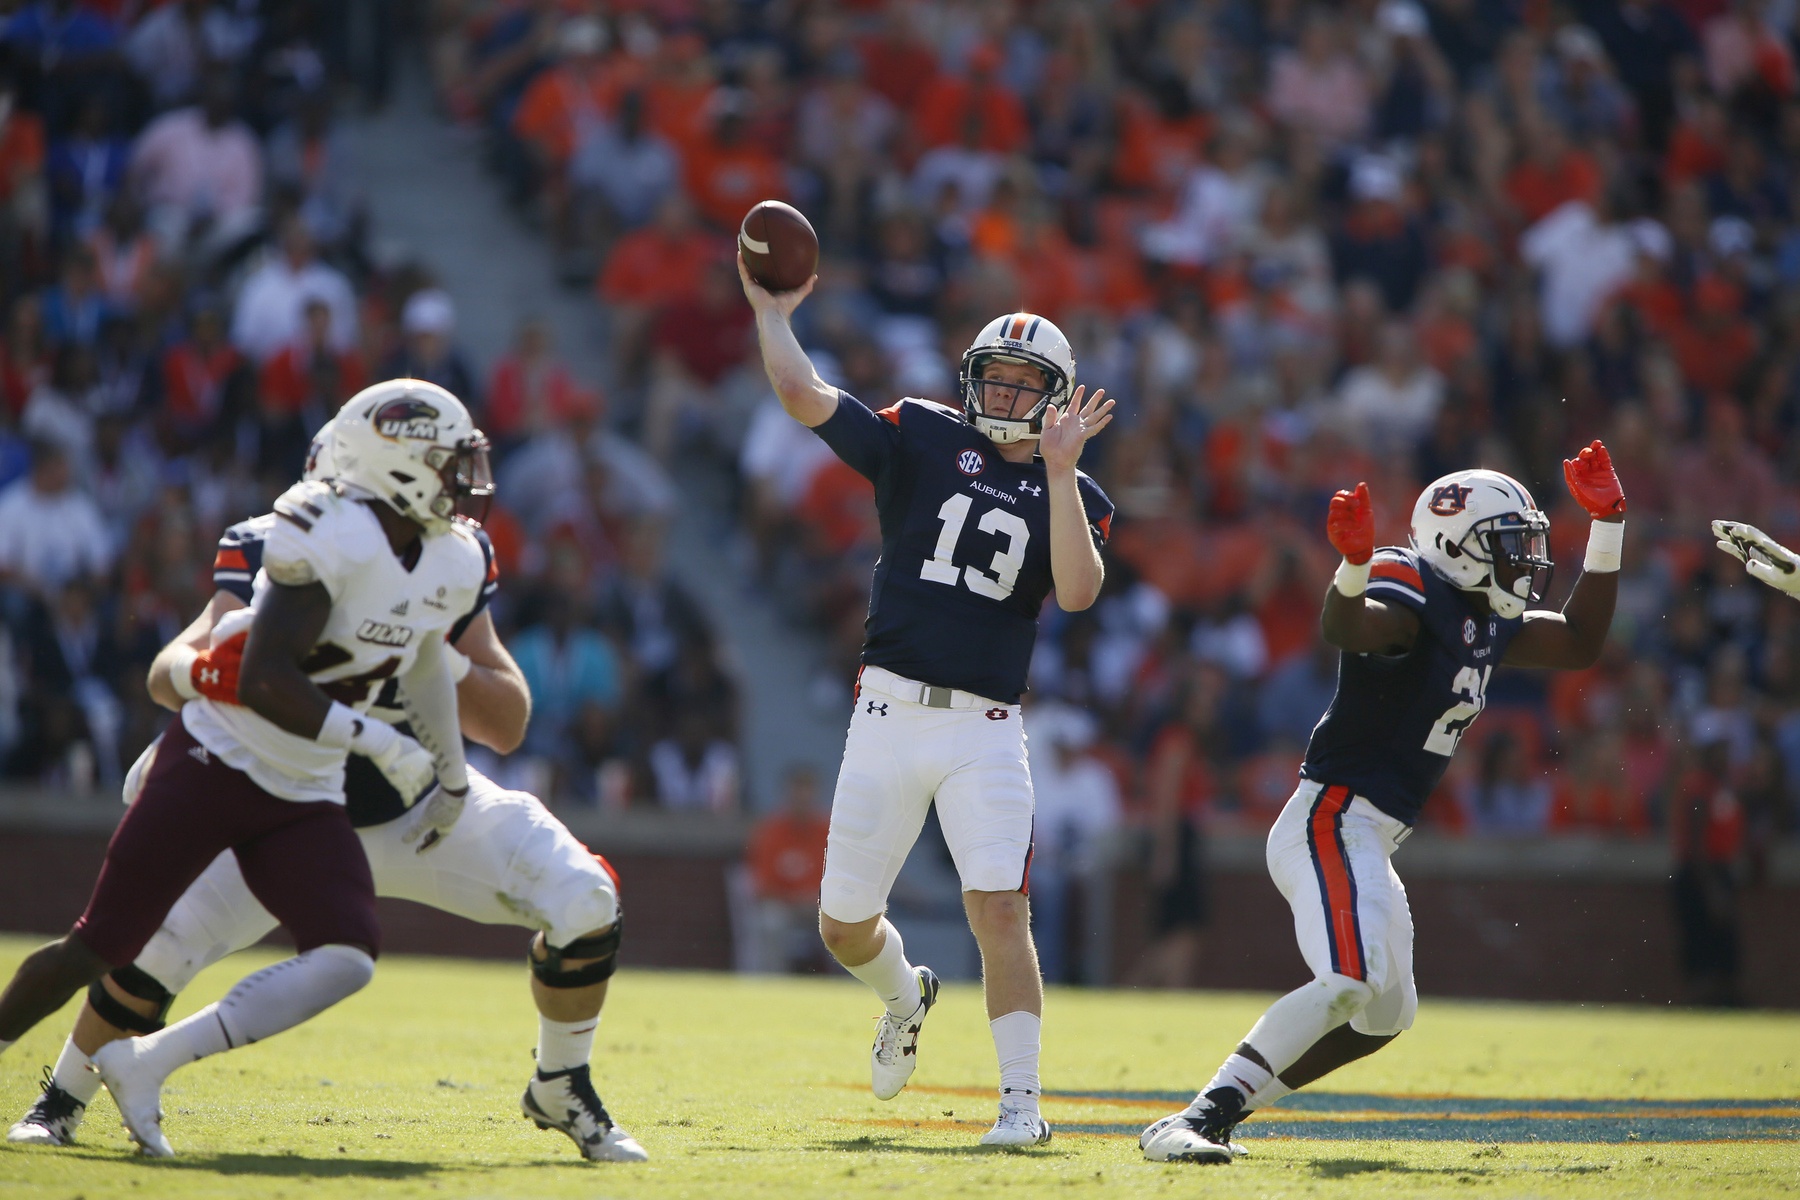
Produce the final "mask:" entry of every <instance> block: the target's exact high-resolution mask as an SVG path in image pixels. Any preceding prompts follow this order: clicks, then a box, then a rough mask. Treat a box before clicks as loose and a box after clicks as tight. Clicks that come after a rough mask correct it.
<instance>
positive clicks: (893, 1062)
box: [869, 967, 938, 1100]
mask: <svg viewBox="0 0 1800 1200" xmlns="http://www.w3.org/2000/svg"><path fill="white" fill-rule="evenodd" d="M913 974H914V975H916V976H917V977H918V980H919V1007H917V1008H915V1009H913V1011H912V1015H911V1016H908V1017H896V1016H895V1015H894V1014H893V1013H890V1012H884V1013H882V1014H881V1022H880V1023H879V1024H878V1025H876V1026H875V1045H874V1047H873V1048H871V1049H870V1051H869V1086H870V1087H871V1088H873V1089H874V1091H875V1098H876V1099H877V1100H892V1099H893V1098H894V1097H895V1096H898V1095H899V1094H900V1090H901V1089H902V1088H904V1087H905V1086H906V1081H907V1080H908V1079H911V1078H912V1073H913V1068H914V1067H916V1066H918V1065H919V1030H920V1029H921V1028H923V1027H924V1025H925V1014H927V1013H929V1012H930V1011H931V1006H932V1005H933V1004H936V1003H937V994H938V977H937V976H936V975H935V974H933V973H932V970H931V968H930V967H914V968H913Z"/></svg>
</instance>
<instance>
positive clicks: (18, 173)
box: [0, 109, 44, 200]
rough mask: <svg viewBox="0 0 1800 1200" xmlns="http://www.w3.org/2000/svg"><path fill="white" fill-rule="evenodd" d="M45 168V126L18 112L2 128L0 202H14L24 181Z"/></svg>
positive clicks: (34, 117)
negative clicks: (17, 190) (12, 200)
mask: <svg viewBox="0 0 1800 1200" xmlns="http://www.w3.org/2000/svg"><path fill="white" fill-rule="evenodd" d="M43 169H44V123H43V122H42V121H40V120H39V119H38V117H37V115H36V114H35V113H28V112H21V111H19V110H18V109H14V110H13V112H12V114H11V115H10V116H8V117H7V119H6V124H5V125H0V200H11V199H12V196H13V192H14V191H15V190H16V189H17V188H18V186H19V184H20V183H21V182H23V181H24V180H26V179H28V178H30V177H31V176H33V175H37V174H39V173H40V172H42V171H43Z"/></svg>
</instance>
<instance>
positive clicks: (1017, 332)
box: [1006, 313, 1025, 342]
mask: <svg viewBox="0 0 1800 1200" xmlns="http://www.w3.org/2000/svg"><path fill="white" fill-rule="evenodd" d="M1006 336H1007V337H1008V338H1010V339H1012V340H1013V341H1015V342H1017V341H1021V340H1023V339H1024V337H1025V314H1024V313H1020V314H1019V315H1018V316H1016V317H1014V318H1013V321H1012V328H1011V329H1009V330H1008V331H1007V333H1006Z"/></svg>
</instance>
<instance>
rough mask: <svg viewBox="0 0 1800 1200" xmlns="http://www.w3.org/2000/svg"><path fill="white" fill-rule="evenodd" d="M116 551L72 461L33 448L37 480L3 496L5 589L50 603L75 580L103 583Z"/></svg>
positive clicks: (53, 448) (0, 546)
mask: <svg viewBox="0 0 1800 1200" xmlns="http://www.w3.org/2000/svg"><path fill="white" fill-rule="evenodd" d="M113 552H114V548H113V545H112V540H111V539H110V538H109V537H108V536H107V532H106V523H105V522H104V521H103V520H102V519H101V516H100V510H99V508H97V507H96V506H95V504H94V501H93V500H92V498H90V497H89V496H88V494H87V493H86V492H84V491H82V490H81V489H80V488H78V487H77V486H76V485H75V472H74V468H73V466H72V464H71V463H70V461H69V455H68V453H67V452H66V451H64V450H63V449H62V448H61V447H60V446H57V445H56V444H55V443H53V442H36V443H34V444H33V445H32V448H31V474H30V475H28V476H26V477H25V478H24V479H21V480H19V481H18V482H17V483H14V484H13V485H12V486H10V487H8V488H7V489H6V490H5V491H4V492H0V584H3V585H8V586H11V587H23V588H25V589H27V590H28V592H29V594H31V595H35V596H38V597H40V598H42V599H43V600H44V601H46V602H48V601H49V600H50V598H51V597H53V596H54V595H55V594H56V593H57V592H58V591H60V590H61V589H62V588H63V587H64V585H66V584H67V583H69V582H70V581H71V580H89V581H94V582H98V581H100V580H101V579H103V578H104V576H105V574H106V569H107V568H108V567H109V566H110V565H111V564H112V559H113Z"/></svg>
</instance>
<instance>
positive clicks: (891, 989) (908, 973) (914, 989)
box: [844, 917, 921, 1017]
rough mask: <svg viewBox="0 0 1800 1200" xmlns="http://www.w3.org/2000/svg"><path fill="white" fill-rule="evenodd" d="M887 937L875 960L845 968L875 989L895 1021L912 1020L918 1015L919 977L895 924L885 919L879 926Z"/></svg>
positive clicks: (884, 938)
mask: <svg viewBox="0 0 1800 1200" xmlns="http://www.w3.org/2000/svg"><path fill="white" fill-rule="evenodd" d="M876 928H877V929H879V930H881V932H882V934H883V935H884V937H883V940H882V943H881V949H880V950H879V951H878V952H876V955H875V957H874V958H871V959H870V960H869V961H868V962H866V963H863V964H862V965H861V966H855V967H845V968H844V970H846V971H848V972H850V973H851V974H852V975H854V976H856V977H857V978H858V979H860V980H862V981H863V982H864V983H866V984H868V985H869V986H870V987H872V988H874V989H875V994H876V995H877V996H880V997H881V1002H882V1003H883V1004H885V1005H887V1010H888V1011H889V1012H890V1013H892V1014H894V1015H895V1016H896V1017H910V1016H912V1015H913V1014H914V1013H916V1012H918V1011H919V1004H920V1003H921V1001H920V999H919V977H918V976H917V975H915V974H913V966H912V964H911V963H909V962H907V961H906V945H905V943H904V942H902V941H901V940H900V931H899V930H898V929H895V928H894V925H893V922H891V921H889V920H888V919H887V918H886V917H883V918H882V919H881V924H880V925H878V926H876Z"/></svg>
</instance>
